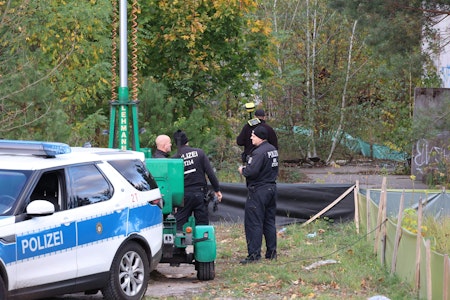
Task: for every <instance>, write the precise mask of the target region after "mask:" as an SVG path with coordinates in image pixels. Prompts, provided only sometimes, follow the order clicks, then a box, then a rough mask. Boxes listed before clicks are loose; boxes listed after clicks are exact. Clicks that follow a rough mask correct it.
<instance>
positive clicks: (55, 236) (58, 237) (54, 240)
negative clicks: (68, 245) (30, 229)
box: [22, 230, 64, 254]
mask: <svg viewBox="0 0 450 300" xmlns="http://www.w3.org/2000/svg"><path fill="white" fill-rule="evenodd" d="M62 244H64V237H63V233H62V231H61V230H60V231H54V232H49V233H46V234H43V235H38V236H34V237H30V238H28V239H24V240H22V254H25V253H26V251H31V252H36V251H40V250H44V249H48V248H52V247H56V246H59V245H62Z"/></svg>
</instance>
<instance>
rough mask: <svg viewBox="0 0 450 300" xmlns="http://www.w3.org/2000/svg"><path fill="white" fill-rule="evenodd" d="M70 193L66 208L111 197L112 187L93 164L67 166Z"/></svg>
mask: <svg viewBox="0 0 450 300" xmlns="http://www.w3.org/2000/svg"><path fill="white" fill-rule="evenodd" d="M68 177H69V181H70V183H69V184H70V195H69V203H68V208H75V207H80V206H85V205H89V204H93V203H97V202H102V201H106V200H109V199H111V197H112V194H113V188H112V186H111V184H110V183H109V181H108V180H106V178H105V177H104V176H103V174H102V173H101V172H100V170H99V169H98V168H97V167H96V166H95V165H80V166H71V167H69V168H68Z"/></svg>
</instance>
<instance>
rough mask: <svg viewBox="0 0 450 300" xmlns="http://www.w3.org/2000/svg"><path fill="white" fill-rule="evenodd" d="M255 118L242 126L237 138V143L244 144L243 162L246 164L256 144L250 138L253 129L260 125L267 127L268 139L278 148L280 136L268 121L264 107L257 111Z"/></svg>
mask: <svg viewBox="0 0 450 300" xmlns="http://www.w3.org/2000/svg"><path fill="white" fill-rule="evenodd" d="M255 117H256V118H255V119H251V120H249V121H248V122H247V123H246V124H245V125H244V127H242V130H241V132H240V133H239V135H238V136H237V138H236V144H237V145H238V146H244V152H243V153H242V163H243V164H245V163H246V162H247V161H246V160H247V157H248V156H249V155H250V153H251V152H252V149H253V147H254V145H253V144H252V140H251V139H250V137H251V135H252V131H253V130H254V129H255V128H256V127H258V126H263V127H265V128H266V129H267V134H268V136H267V141H268V142H269V143H270V144H272V146H274V147H275V148H276V149H278V138H277V134H276V133H275V130H273V128H272V127H270V126H269V124H267V123H266V113H265V112H264V110H263V109H257V110H256V111H255Z"/></svg>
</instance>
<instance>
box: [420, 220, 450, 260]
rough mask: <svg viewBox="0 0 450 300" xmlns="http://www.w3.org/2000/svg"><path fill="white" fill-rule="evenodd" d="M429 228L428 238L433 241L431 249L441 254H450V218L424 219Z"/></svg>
mask: <svg viewBox="0 0 450 300" xmlns="http://www.w3.org/2000/svg"><path fill="white" fill-rule="evenodd" d="M424 224H425V226H426V228H427V235H426V238H427V239H430V241H431V248H432V249H433V250H435V251H436V252H438V253H441V254H450V218H448V217H444V218H439V219H436V218H434V217H432V216H426V217H425V218H424Z"/></svg>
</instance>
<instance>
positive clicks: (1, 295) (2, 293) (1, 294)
mask: <svg viewBox="0 0 450 300" xmlns="http://www.w3.org/2000/svg"><path fill="white" fill-rule="evenodd" d="M0 299H6V287H5V283H4V282H3V278H2V277H0Z"/></svg>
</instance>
